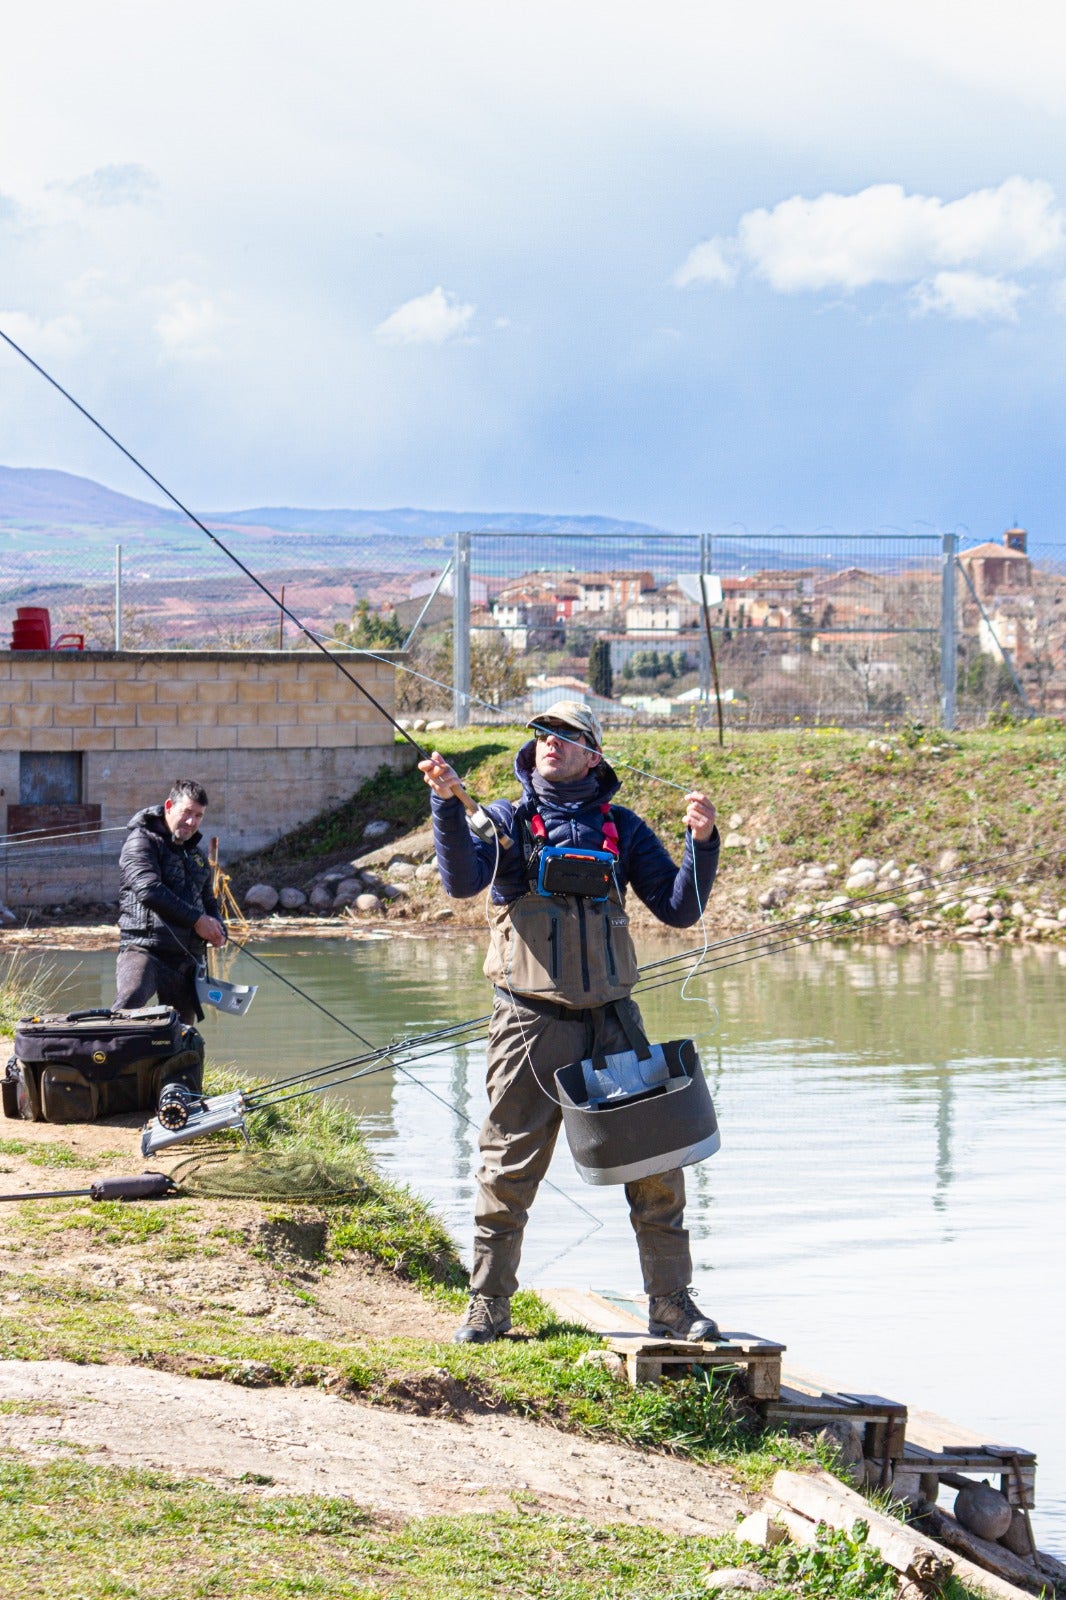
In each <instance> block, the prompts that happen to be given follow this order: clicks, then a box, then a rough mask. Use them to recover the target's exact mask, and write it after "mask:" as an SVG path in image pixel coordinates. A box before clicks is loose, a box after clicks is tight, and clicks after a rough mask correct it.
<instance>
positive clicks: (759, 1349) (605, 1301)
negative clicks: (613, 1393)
mask: <svg viewBox="0 0 1066 1600" xmlns="http://www.w3.org/2000/svg"><path fill="white" fill-rule="evenodd" d="M538 1292H539V1293H540V1296H541V1298H542V1299H543V1300H546V1301H547V1302H548V1304H549V1305H550V1306H551V1307H552V1308H553V1309H554V1310H555V1311H556V1313H557V1314H558V1315H559V1316H560V1317H561V1318H562V1319H564V1320H565V1321H567V1322H573V1323H576V1324H577V1325H578V1326H579V1327H583V1328H589V1329H591V1330H592V1331H593V1332H594V1333H600V1334H603V1335H604V1336H605V1338H606V1339H607V1341H608V1343H609V1345H610V1348H611V1349H612V1350H614V1351H616V1352H617V1353H618V1354H619V1355H620V1356H622V1357H623V1359H624V1360H625V1363H626V1371H627V1373H628V1374H629V1380H630V1382H631V1383H649V1382H655V1381H657V1380H658V1379H660V1378H661V1377H662V1375H663V1371H664V1369H669V1368H671V1367H684V1366H700V1367H710V1368H714V1367H728V1366H736V1367H738V1368H741V1369H742V1370H743V1372H744V1375H745V1381H746V1384H747V1388H748V1393H749V1394H750V1395H751V1396H752V1398H753V1399H755V1400H757V1401H758V1402H759V1409H760V1410H761V1411H762V1414H763V1416H764V1417H765V1418H766V1420H767V1422H771V1423H779V1424H781V1425H783V1426H792V1427H800V1428H804V1429H809V1430H811V1431H812V1432H814V1431H817V1429H819V1428H824V1427H825V1426H826V1425H827V1424H828V1423H833V1422H850V1423H852V1424H853V1425H854V1426H855V1427H857V1428H858V1429H859V1430H860V1432H861V1435H862V1446H863V1454H864V1455H865V1456H866V1458H867V1459H868V1460H870V1461H876V1462H879V1463H880V1466H881V1481H882V1482H883V1483H884V1484H885V1485H886V1486H887V1484H888V1483H889V1482H890V1481H892V1482H894V1484H895V1486H896V1488H897V1491H898V1492H900V1493H905V1494H909V1493H911V1492H915V1493H918V1492H923V1491H924V1490H931V1489H933V1488H934V1487H935V1488H937V1489H939V1486H940V1484H946V1485H947V1486H949V1487H955V1488H958V1487H961V1485H962V1484H963V1483H965V1482H966V1481H967V1480H968V1479H969V1481H972V1480H973V1478H977V1479H981V1478H995V1477H998V1478H999V1483H1000V1489H1001V1490H1002V1493H1003V1494H1005V1495H1006V1496H1007V1499H1008V1500H1009V1501H1010V1502H1011V1504H1012V1505H1015V1506H1019V1507H1022V1508H1023V1509H1030V1508H1031V1507H1032V1506H1033V1504H1034V1502H1035V1487H1036V1456H1035V1455H1034V1454H1033V1452H1032V1451H1031V1450H1022V1449H1020V1448H1016V1447H1015V1446H1013V1445H1005V1444H1000V1443H997V1442H995V1441H994V1440H992V1439H987V1438H983V1437H982V1436H981V1435H980V1434H976V1433H972V1432H971V1431H970V1430H969V1429H967V1428H960V1427H959V1426H957V1424H955V1423H953V1422H948V1421H947V1420H946V1418H944V1417H938V1416H934V1415H933V1413H932V1412H926V1411H917V1412H911V1413H910V1414H909V1415H908V1411H907V1407H906V1406H905V1405H903V1404H902V1403H901V1402H900V1401H898V1400H889V1399H887V1398H886V1397H885V1396H884V1395H879V1394H855V1393H852V1392H850V1391H838V1390H835V1389H833V1388H832V1386H831V1385H830V1384H829V1383H828V1382H827V1380H826V1379H824V1378H821V1377H818V1376H817V1375H815V1374H813V1373H810V1372H803V1371H801V1370H799V1369H798V1368H795V1367H793V1366H792V1365H791V1364H789V1365H788V1366H786V1367H784V1369H782V1362H781V1358H782V1356H783V1354H784V1351H785V1346H784V1345H781V1344H775V1343H773V1342H772V1341H771V1340H768V1339H760V1338H757V1337H756V1336H755V1335H752V1334H747V1333H727V1334H723V1335H722V1338H721V1340H720V1341H719V1342H716V1343H714V1344H710V1343H707V1344H683V1343H681V1342H680V1341H678V1340H676V1339H669V1340H656V1339H652V1338H650V1337H649V1335H648V1332H647V1326H648V1306H647V1300H646V1299H645V1298H643V1297H637V1296H632V1295H621V1294H617V1293H614V1292H612V1291H610V1290H600V1291H594V1290H581V1289H541V1290H539V1291H538ZM923 1477H924V1478H925V1484H924V1485H923V1484H922V1482H921V1480H922V1478H923ZM934 1477H935V1479H936V1483H935V1486H934V1483H933V1479H934ZM926 1498H927V1499H935V1498H936V1495H935V1493H930V1494H926Z"/></svg>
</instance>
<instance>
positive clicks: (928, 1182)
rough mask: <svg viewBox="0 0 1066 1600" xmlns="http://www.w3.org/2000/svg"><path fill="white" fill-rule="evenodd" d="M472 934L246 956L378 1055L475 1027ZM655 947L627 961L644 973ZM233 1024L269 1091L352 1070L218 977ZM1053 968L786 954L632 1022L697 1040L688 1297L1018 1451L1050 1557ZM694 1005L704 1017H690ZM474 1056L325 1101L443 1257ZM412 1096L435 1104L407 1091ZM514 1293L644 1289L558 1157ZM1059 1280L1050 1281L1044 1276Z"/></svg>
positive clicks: (87, 993) (435, 1062)
mask: <svg viewBox="0 0 1066 1600" xmlns="http://www.w3.org/2000/svg"><path fill="white" fill-rule="evenodd" d="M483 943H484V941H483V940H482V939H474V938H470V939H465V938H456V937H449V938H447V939H444V938H441V939H435V940H434V939H423V938H412V937H398V938H386V937H373V936H372V937H367V938H353V939H345V940H328V941H326V940H322V939H310V938H305V939H299V938H293V939H285V940H279V941H271V942H268V943H260V944H258V945H257V946H256V950H257V954H258V955H259V956H260V957H261V958H262V959H263V960H265V961H267V962H269V963H270V964H271V966H273V967H275V968H276V969H277V970H278V971H279V972H280V973H282V974H283V975H284V976H285V977H287V978H288V979H289V980H290V981H291V982H293V983H295V984H297V985H299V986H300V987H301V988H303V989H306V990H307V991H308V993H310V994H311V995H313V996H314V998H315V999H316V1000H318V1001H319V1002H320V1003H321V1004H322V1005H324V1006H326V1007H328V1008H329V1009H330V1010H332V1011H334V1012H336V1013H337V1014H338V1015H339V1016H342V1017H344V1018H345V1019H346V1020H347V1021H349V1022H350V1024H351V1025H352V1026H354V1027H356V1028H357V1029H358V1030H359V1032H360V1033H362V1034H364V1035H365V1036H366V1037H367V1038H368V1039H370V1040H372V1041H373V1042H374V1043H375V1044H376V1043H379V1042H383V1041H385V1040H387V1039H389V1038H392V1037H393V1036H395V1035H396V1034H397V1033H404V1034H406V1033H409V1032H411V1031H421V1030H429V1029H433V1028H436V1027H440V1026H444V1025H447V1024H449V1023H451V1022H455V1021H457V1020H459V1019H461V1018H463V1017H474V1016H479V1015H482V1014H484V1013H485V1011H486V1010H487V1009H488V999H489V989H488V985H487V983H486V982H485V980H484V979H483V978H482V977H481V975H480V965H481V954H482V947H483ZM670 948H676V947H666V946H664V947H662V948H661V949H659V948H652V947H651V946H649V945H648V944H645V946H644V948H643V950H642V956H643V958H644V959H645V960H647V959H652V958H654V957H655V956H657V955H661V954H664V953H668V951H669V949H670ZM47 960H48V962H49V964H50V965H52V966H53V968H54V969H55V971H56V976H57V977H58V976H60V975H62V976H64V978H65V986H64V988H63V991H62V1000H61V1004H62V1005H63V1007H64V1008H65V1009H67V1008H73V1007H74V1006H76V1005H99V1004H108V1003H110V1001H111V999H112V998H113V993H114V990H113V986H112V975H113V970H114V958H113V956H112V955H110V954H105V953H99V954H91V955H90V954H84V953H80V952H79V953H75V952H70V951H55V952H49V953H48V956H47ZM229 975H230V976H231V977H233V978H234V979H235V980H236V981H240V982H258V983H259V984H260V985H261V987H260V990H259V994H258V996H257V998H256V1001H255V1004H254V1006H253V1007H252V1010H251V1012H250V1013H249V1016H248V1017H247V1018H246V1019H244V1020H237V1019H231V1018H225V1017H221V1016H219V1015H218V1014H217V1013H212V1014H211V1015H210V1018H209V1020H208V1022H207V1023H206V1024H205V1032H206V1034H207V1038H208V1050H209V1058H210V1059H213V1060H216V1061H229V1062H232V1063H234V1064H236V1065H238V1066H241V1067H244V1068H247V1069H249V1070H253V1071H255V1072H257V1073H259V1074H262V1075H264V1076H268V1077H270V1076H281V1075H283V1074H287V1073H289V1072H292V1071H295V1070H297V1069H299V1068H301V1067H304V1066H308V1065H316V1064H319V1063H321V1062H325V1061H332V1060H335V1059H338V1058H341V1057H344V1056H346V1055H349V1054H352V1053H355V1051H356V1050H357V1049H358V1046H357V1045H356V1044H355V1042H354V1041H353V1040H351V1038H350V1037H349V1036H348V1035H346V1034H345V1033H344V1032H343V1031H342V1030H341V1029H340V1028H339V1027H338V1026H337V1025H336V1024H334V1023H332V1022H330V1021H329V1020H328V1018H326V1017H325V1016H323V1015H322V1014H321V1012H319V1011H316V1010H314V1009H313V1008H312V1007H311V1006H309V1005H308V1004H306V1002H304V1001H303V1000H301V999H300V998H299V997H298V996H296V995H295V994H293V993H292V992H291V991H290V990H288V989H286V988H285V987H284V986H283V985H282V984H281V983H280V982H277V981H275V980H274V979H273V978H272V977H271V976H270V974H269V973H267V972H264V971H263V970H262V968H257V967H255V966H253V964H252V963H251V962H250V961H248V959H247V958H246V957H238V958H237V962H236V965H235V967H234V970H233V971H232V972H231V973H230V974H229ZM1064 978H1066V953H1063V952H1057V951H1052V950H1046V949H1045V950H1039V949H1029V950H1025V951H1011V950H1004V951H986V950H975V949H963V948H960V949H947V950H933V949H926V948H920V947H908V948H906V949H904V950H902V951H899V950H892V949H888V948H887V947H862V948H855V949H849V948H847V947H843V946H828V945H825V944H822V945H818V946H816V947H811V948H806V949H798V950H793V951H791V952H787V953H783V954H779V955H775V956H772V957H766V958H762V959H760V960H756V961H753V962H749V963H747V964H743V965H738V966H735V967H732V968H730V969H728V970H725V971H721V972H718V973H715V974H711V975H710V976H709V977H708V978H707V979H706V980H703V979H697V981H696V983H695V984H693V985H691V986H690V993H691V992H693V991H695V992H696V993H697V994H699V995H701V996H703V997H705V998H703V999H697V1000H687V1001H683V1000H682V999H681V997H680V992H679V988H678V987H677V986H674V987H670V988H663V989H659V990H657V991H655V992H652V993H649V994H648V995H647V997H646V998H645V1000H644V1001H643V1002H642V1003H643V1009H644V1015H645V1021H646V1024H647V1027H648V1032H649V1034H650V1036H651V1037H652V1038H661V1039H666V1038H676V1037H679V1036H684V1035H691V1036H692V1037H694V1038H695V1039H696V1040H697V1043H698V1045H699V1048H700V1052H701V1056H702V1059H703V1062H704V1067H705V1070H706V1073H707V1077H708V1081H709V1083H710V1085H711V1091H712V1094H713V1096H714V1100H715V1105H716V1107H717V1111H718V1117H719V1122H720V1124H721V1129H722V1149H721V1152H720V1153H719V1154H718V1155H717V1156H715V1157H714V1158H713V1159H712V1160H710V1161H707V1162H705V1163H703V1164H702V1165H701V1166H699V1167H696V1168H690V1169H689V1174H688V1183H689V1208H688V1219H689V1222H690V1225H691V1230H692V1238H693V1254H694V1258H695V1273H694V1280H695V1286H696V1290H697V1293H698V1297H699V1299H700V1301H701V1303H702V1304H703V1306H704V1307H705V1309H707V1310H708V1311H709V1312H711V1313H713V1315H714V1316H716V1317H717V1318H718V1319H719V1321H720V1322H721V1323H722V1325H723V1326H725V1327H734V1328H744V1329H747V1330H749V1331H752V1332H755V1333H759V1334H762V1335H764V1336H766V1337H770V1338H773V1339H777V1340H780V1341H782V1342H783V1343H785V1344H786V1345H787V1347H788V1355H787V1356H786V1363H787V1362H788V1361H789V1360H792V1361H793V1362H794V1363H795V1364H796V1365H797V1366H798V1367H803V1368H807V1369H809V1370H813V1371H815V1372H818V1373H820V1374H822V1375H823V1376H825V1377H827V1378H829V1379H830V1380H831V1381H832V1382H833V1383H834V1384H835V1385H836V1386H838V1387H840V1388H843V1389H849V1390H855V1391H860V1392H867V1393H870V1392H873V1393H878V1394H884V1395H889V1396H891V1397H892V1398H894V1399H899V1400H902V1401H904V1402H906V1403H907V1404H908V1405H909V1406H910V1407H912V1408H914V1409H921V1410H930V1411H936V1412H939V1413H940V1414H941V1415H944V1416H947V1417H950V1418H951V1419H952V1420H953V1421H955V1422H957V1423H959V1424H961V1425H963V1426H966V1427H970V1428H973V1429H976V1430H977V1431H979V1432H981V1433H986V1434H988V1435H990V1436H991V1437H993V1438H995V1439H997V1440H999V1441H1000V1442H1003V1443H1008V1444H1015V1445H1019V1446H1021V1447H1023V1448H1026V1449H1030V1450H1035V1451H1036V1452H1037V1454H1038V1455H1039V1457H1040V1465H1039V1469H1038V1473H1037V1510H1036V1512H1035V1514H1034V1518H1033V1521H1034V1527H1035V1530H1036V1533H1037V1537H1038V1540H1039V1542H1040V1543H1041V1545H1042V1546H1043V1548H1045V1549H1048V1550H1050V1551H1052V1552H1053V1553H1055V1554H1057V1555H1059V1556H1060V1558H1061V1557H1066V1367H1064V1365H1063V1363H1062V1361H1061V1359H1060V1357H1059V1355H1058V1354H1057V1352H1058V1351H1059V1350H1060V1345H1059V1339H1060V1337H1061V1331H1060V1330H1061V1328H1062V1325H1063V1320H1064V1314H1066V1304H1064V1300H1066V1295H1064V1289H1063V1270H1062V1265H1061V1262H1062V1257H1061V1255H1060V1251H1061V1249H1062V1243H1061V1237H1060V1236H1061V1233H1062V1228H1063V1219H1064V1216H1066V1163H1064V1161H1063V1148H1064V1144H1066V1066H1064V1062H1063V1055H1062V1016H1063V1012H1062V1010H1061V1005H1062V1001H1061V991H1062V986H1063V981H1064ZM707 999H709V1000H710V1001H713V1007H712V1006H711V1005H710V1004H708V1003H707ZM483 1068H484V1053H483V1046H482V1045H481V1043H480V1042H479V1043H477V1044H475V1045H470V1046H466V1047H463V1048H460V1049H454V1050H448V1051H446V1052H444V1053H441V1054H437V1055H433V1056H430V1057H427V1059H426V1060H425V1062H424V1064H422V1065H421V1066H419V1067H418V1068H417V1071H416V1072H415V1073H414V1074H413V1075H412V1077H404V1076H403V1075H401V1074H398V1073H396V1072H394V1071H392V1070H389V1071H386V1072H382V1073H379V1074H377V1075H375V1076H373V1077H370V1078H367V1079H365V1080H363V1082H361V1083H359V1084H354V1085H352V1086H350V1087H349V1088H348V1089H347V1090H346V1091H338V1094H339V1095H341V1097H343V1098H344V1099H345V1100H346V1102H347V1103H348V1104H349V1105H350V1106H352V1107H353V1108H354V1109H356V1110H357V1111H358V1112H359V1113H360V1115H361V1117H362V1119H363V1123H364V1127H365V1130H366V1132H367V1135H368V1137H369V1139H370V1142H371V1144H372V1145H373V1148H374V1149H375V1151H376V1154H377V1156H378V1159H379V1161H380V1162H381V1163H382V1165H383V1166H384V1167H385V1168H386V1169H387V1170H388V1171H389V1172H390V1173H391V1174H392V1175H394V1176H395V1177H397V1178H400V1179H402V1180H404V1181H405V1182H407V1183H409V1184H411V1185H412V1186H413V1187H414V1188H415V1189H417V1190H418V1191H419V1192H420V1193H422V1194H423V1195H425V1196H426V1197H427V1198H429V1199H430V1200H431V1201H432V1203H433V1204H434V1205H435V1206H436V1208H437V1209H438V1211H439V1212H440V1213H441V1214H442V1215H443V1217H444V1218H445V1220H446V1221H447V1223H448V1225H449V1226H450V1227H451V1229H452V1231H453V1233H454V1234H455V1235H456V1237H457V1238H458V1239H459V1241H460V1242H461V1244H462V1245H463V1247H464V1248H465V1247H466V1246H467V1244H468V1242H469V1235H470V1213H471V1206H472V1198H473V1185H472V1174H473V1171H474V1167H475V1164H476V1163H475V1125H476V1123H477V1122H478V1120H479V1119H480V1117H481V1114H482V1112H483V1109H484V1105H485V1096H484V1089H483ZM423 1085H425V1088H429V1089H432V1090H433V1091H434V1092H435V1094H436V1095H438V1096H440V1097H441V1098H442V1099H443V1100H445V1101H447V1102H448V1103H449V1105H450V1106H451V1107H452V1108H454V1109H453V1110H449V1109H446V1108H445V1106H443V1105H442V1104H441V1100H440V1099H434V1098H432V1097H431V1095H430V1094H428V1093H426V1092H425V1088H423ZM550 1178H551V1182H552V1184H553V1185H554V1187H553V1188H552V1189H545V1190H542V1193H541V1195H540V1196H539V1197H538V1201H537V1205H536V1207H535V1209H534V1211H533V1216H532V1220H531V1223H530V1227H529V1230H528V1233H527V1243H526V1254H525V1260H524V1263H523V1279H524V1282H525V1283H526V1284H527V1285H528V1286H530V1287H536V1286H537V1285H538V1284H542V1285H555V1284H567V1285H576V1286H580V1287H592V1288H608V1287H609V1288H614V1289H616V1290H620V1291H627V1290H629V1291H632V1290H636V1289H638V1288H639V1287H640V1281H639V1272H638V1269H637V1262H636V1252H635V1249H634V1246H633V1242H632V1236H631V1233H630V1230H629V1224H628V1219H627V1216H626V1208H625V1204H624V1200H623V1197H622V1194H621V1192H620V1191H619V1190H616V1189H602V1188H601V1189H595V1188H589V1187H586V1186H585V1185H584V1184H582V1183H581V1181H580V1179H579V1178H578V1177H577V1175H576V1173H575V1171H574V1168H573V1166H572V1163H571V1161H570V1159H569V1155H568V1153H567V1151H566V1148H565V1143H564V1142H563V1141H562V1140H560V1147H559V1149H558V1150H557V1152H556V1156H555V1160H554V1163H553V1166H552V1170H551V1174H550ZM1056 1262H1058V1263H1059V1265H1058V1266H1056Z"/></svg>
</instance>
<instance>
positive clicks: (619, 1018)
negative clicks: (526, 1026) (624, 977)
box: [493, 985, 651, 1060]
mask: <svg viewBox="0 0 1066 1600" xmlns="http://www.w3.org/2000/svg"><path fill="white" fill-rule="evenodd" d="M493 992H494V993H495V994H496V996H497V998H498V999H500V1000H503V1001H506V1003H507V1004H508V1005H510V1004H511V1002H512V1001H513V1000H517V1001H520V1002H521V1004H522V1005H523V1006H525V1007H526V1009H527V1010H529V1011H535V1012H536V1013H537V1015H538V1016H540V1017H549V1018H550V1019H551V1020H552V1021H553V1022H584V1023H585V1025H586V1027H588V1028H589V1029H591V1046H590V1052H589V1053H590V1054H591V1055H595V1054H596V1053H597V1052H596V1041H597V1040H598V1039H599V1037H600V1034H601V1032H602V1029H603V1021H604V1018H605V1017H607V1016H613V1017H614V1020H615V1021H616V1022H617V1024H618V1026H619V1027H620V1028H621V1030H622V1032H623V1033H624V1034H625V1036H626V1039H627V1040H628V1041H629V1048H630V1049H631V1050H635V1051H636V1053H637V1055H638V1056H639V1057H640V1058H641V1059H642V1060H644V1059H645V1058H646V1057H647V1056H648V1055H649V1054H650V1053H651V1047H650V1046H649V1044H648V1039H647V1036H646V1034H645V1032H644V1030H643V1028H641V1026H640V1025H639V1023H637V1022H635V1021H634V1020H633V1017H632V1016H631V1015H630V1013H629V1007H628V1006H624V1005H619V1003H618V1002H617V1001H616V1000H608V1002H607V1004H606V1005H603V1006H585V1007H581V1006H564V1005H561V1004H560V1003H559V1001H557V1000H541V999H540V998H539V997H538V996H536V995H531V994H515V995H512V994H511V993H509V991H508V990H507V989H501V988H500V987H499V985H495V986H494V991H493ZM635 1009H636V1007H634V1010H635Z"/></svg>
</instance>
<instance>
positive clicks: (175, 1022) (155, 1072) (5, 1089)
mask: <svg viewBox="0 0 1066 1600" xmlns="http://www.w3.org/2000/svg"><path fill="white" fill-rule="evenodd" d="M203 1072H204V1042H203V1039H202V1038H201V1036H200V1034H199V1033H198V1032H197V1030H196V1029H195V1028H191V1027H188V1026H187V1025H186V1024H184V1023H182V1022H181V1020H180V1019H179V1017H178V1014H177V1012H176V1011H175V1010H174V1009H173V1008H172V1007H171V1006H144V1007H142V1008H140V1009H139V1010H130V1011H111V1010H107V1009H102V1010H94V1011H70V1012H67V1013H65V1014H61V1015H50V1016H36V1017H23V1018H22V1019H21V1020H20V1021H19V1023H18V1024H17V1026H16V1029H15V1053H14V1055H13V1056H12V1057H11V1060H10V1061H9V1062H8V1064H7V1070H6V1073H5V1076H4V1078H3V1079H2V1080H0V1094H2V1100H3V1109H4V1115H5V1117H18V1118H22V1119H23V1120H25V1121H27V1122H95V1121H96V1120H97V1118H99V1117H108V1116H117V1115H119V1114H120V1113H122V1112H129V1111H154V1110H155V1107H156V1102H157V1100H158V1098H159V1094H160V1091H161V1090H162V1088H163V1087H164V1085H166V1084H168V1083H180V1084H183V1085H184V1086H185V1087H186V1088H188V1089H190V1090H191V1091H192V1092H193V1093H195V1094H199V1093H200V1092H201V1091H202V1089H203Z"/></svg>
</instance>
